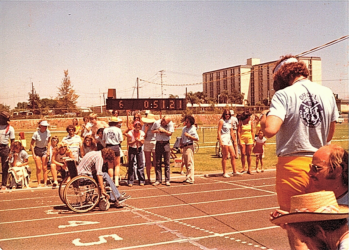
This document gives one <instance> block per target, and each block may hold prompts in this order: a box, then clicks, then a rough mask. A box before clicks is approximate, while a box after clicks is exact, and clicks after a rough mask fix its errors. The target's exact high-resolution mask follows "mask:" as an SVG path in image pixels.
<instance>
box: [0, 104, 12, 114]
mask: <svg viewBox="0 0 349 250" xmlns="http://www.w3.org/2000/svg"><path fill="white" fill-rule="evenodd" d="M0 111H7V112H9V111H10V106H8V105H6V104H2V103H0Z"/></svg>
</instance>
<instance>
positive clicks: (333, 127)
mask: <svg viewBox="0 0 349 250" xmlns="http://www.w3.org/2000/svg"><path fill="white" fill-rule="evenodd" d="M335 130H336V122H335V121H334V122H331V124H330V131H329V132H328V136H327V142H329V141H331V140H332V138H333V135H334V131H335Z"/></svg>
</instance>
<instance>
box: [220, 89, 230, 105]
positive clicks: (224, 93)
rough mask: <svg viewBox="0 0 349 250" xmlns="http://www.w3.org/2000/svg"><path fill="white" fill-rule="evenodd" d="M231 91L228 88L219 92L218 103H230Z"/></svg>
mask: <svg viewBox="0 0 349 250" xmlns="http://www.w3.org/2000/svg"><path fill="white" fill-rule="evenodd" d="M228 98H229V93H228V90H224V91H222V92H221V93H220V94H219V100H218V103H228Z"/></svg>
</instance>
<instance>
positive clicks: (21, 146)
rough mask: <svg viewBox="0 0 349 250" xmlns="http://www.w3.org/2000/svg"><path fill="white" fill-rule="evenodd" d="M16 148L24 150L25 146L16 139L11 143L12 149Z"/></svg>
mask: <svg viewBox="0 0 349 250" xmlns="http://www.w3.org/2000/svg"><path fill="white" fill-rule="evenodd" d="M15 149H19V151H22V150H23V149H24V147H23V145H22V143H21V142H20V141H14V142H13V143H12V144H11V151H14V150H15Z"/></svg>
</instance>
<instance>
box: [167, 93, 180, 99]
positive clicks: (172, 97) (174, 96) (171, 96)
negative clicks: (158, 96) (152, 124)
mask: <svg viewBox="0 0 349 250" xmlns="http://www.w3.org/2000/svg"><path fill="white" fill-rule="evenodd" d="M168 98H169V99H176V98H179V96H178V95H172V94H169V96H168Z"/></svg>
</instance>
